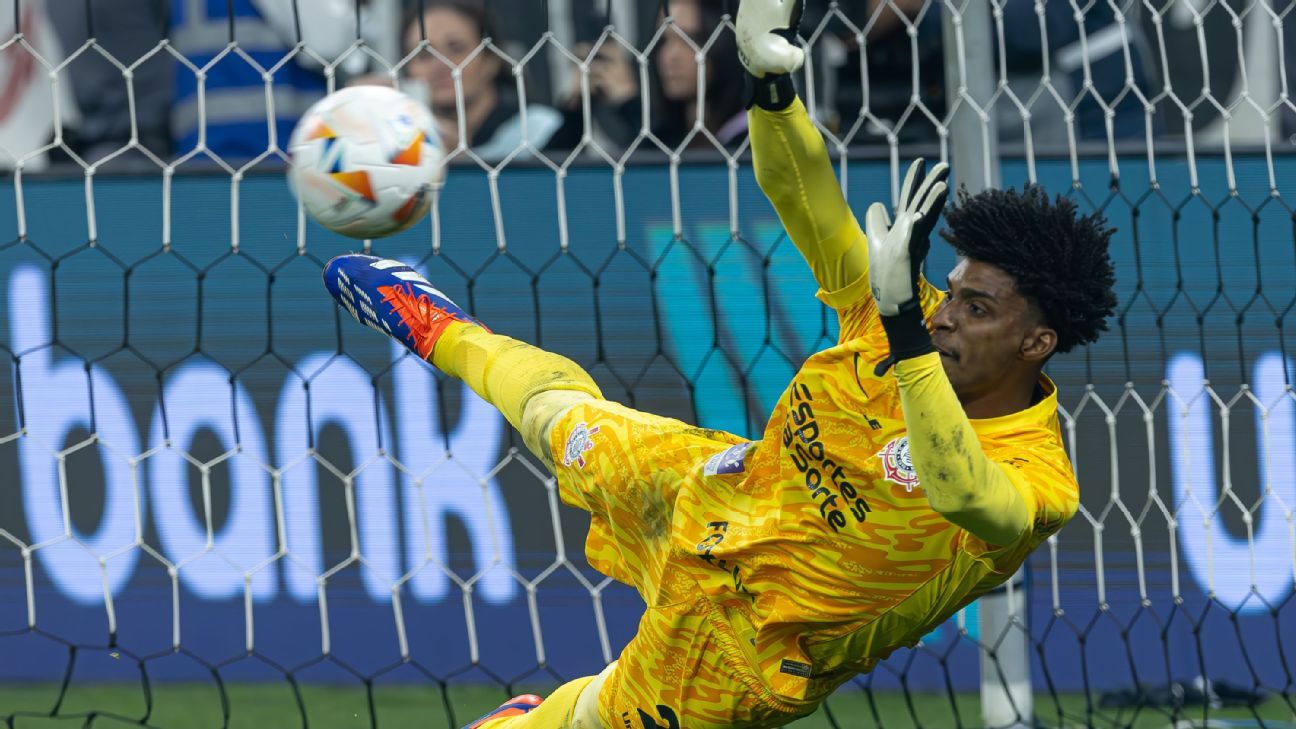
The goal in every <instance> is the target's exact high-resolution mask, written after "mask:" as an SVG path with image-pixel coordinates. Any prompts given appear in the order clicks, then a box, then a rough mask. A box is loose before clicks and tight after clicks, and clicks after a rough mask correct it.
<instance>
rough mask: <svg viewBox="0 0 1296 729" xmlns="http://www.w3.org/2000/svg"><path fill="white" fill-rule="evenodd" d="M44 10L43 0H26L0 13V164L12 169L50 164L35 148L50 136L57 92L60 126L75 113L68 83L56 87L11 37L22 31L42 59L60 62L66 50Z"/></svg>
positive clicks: (0, 166)
mask: <svg viewBox="0 0 1296 729" xmlns="http://www.w3.org/2000/svg"><path fill="white" fill-rule="evenodd" d="M48 15H49V14H47V12H46V7H45V3H44V2H43V0H35V1H34V2H24V3H22V5H21V7H15V10H14V12H13V13H0V41H5V42H6V48H5V49H4V50H3V51H0V86H2V87H3V92H0V169H12V168H13V167H14V166H15V165H16V164H17V163H18V162H19V161H21V162H22V164H23V166H24V167H25V168H26V169H28V170H38V169H43V168H44V167H45V166H46V165H47V164H48V163H49V157H48V156H47V155H46V154H45V152H44V151H42V152H40V153H38V154H37V153H35V152H36V151H37V150H44V149H45V148H46V147H47V146H48V144H49V141H50V139H52V138H53V136H54V121H55V120H54V108H55V97H54V93H55V92H56V91H57V92H58V93H59V98H58V105H59V107H61V109H62V121H63V125H64V127H65V128H66V127H68V126H70V125H71V124H73V123H75V121H76V118H77V114H76V104H73V103H72V98H71V94H70V93H69V92H70V89H68V87H67V84H60V85H59V86H57V87H56V86H54V85H53V84H52V83H51V82H50V76H49V74H48V73H46V70H45V68H44V66H42V65H41V62H40V61H38V60H37V58H36V56H35V55H33V54H32V53H31V52H30V51H28V50H27V48H26V47H25V46H24V44H19V43H16V42H13V40H12V39H13V38H14V34H15V33H22V34H23V38H24V39H25V40H26V43H27V44H30V45H31V47H32V48H33V49H35V51H36V53H38V54H40V57H41V58H44V59H45V61H47V62H48V63H51V64H57V63H60V62H62V61H63V55H64V49H62V48H60V47H59V42H58V37H57V36H56V35H55V33H54V30H53V28H52V27H51V23H50V21H49V17H48ZM15 21H16V22H17V27H14V22H15ZM72 50H73V51H75V49H72ZM64 78H66V76H64ZM55 152H56V153H57V150H55Z"/></svg>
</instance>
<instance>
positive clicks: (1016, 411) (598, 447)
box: [324, 0, 1115, 729]
mask: <svg viewBox="0 0 1296 729" xmlns="http://www.w3.org/2000/svg"><path fill="white" fill-rule="evenodd" d="M798 14H799V2H791V1H785V0H744V1H743V3H742V4H741V6H740V9H739V12H738V19H737V23H736V27H737V33H738V45H739V52H740V54H741V57H742V61H743V64H744V65H745V66H746V67H747V69H748V71H749V72H750V73H751V75H752V77H753V86H754V106H755V108H753V109H752V110H751V112H750V128H751V141H752V152H753V157H754V162H755V167H756V175H757V180H758V182H759V183H760V185H761V188H762V189H763V190H764V191H765V193H766V195H768V196H769V198H770V200H771V201H772V202H773V204H774V206H775V208H776V210H777V211H778V214H779V216H780V218H781V219H782V221H783V224H784V226H785V227H786V229H787V231H788V234H789V235H790V236H791V239H792V241H793V242H794V243H795V244H796V246H797V248H798V249H799V250H800V251H801V253H802V254H803V255H804V256H805V258H806V259H807V260H808V262H809V264H810V267H811V269H812V270H813V272H814V275H815V277H816V279H817V280H818V283H819V285H820V287H821V289H822V290H821V292H820V294H819V296H820V298H821V299H822V300H823V301H824V302H825V303H826V304H828V305H829V306H832V307H833V308H834V309H836V310H837V312H838V316H839V319H840V322H841V335H840V340H839V342H838V344H837V345H836V346H834V347H831V348H829V349H827V350H824V351H822V352H819V353H817V354H815V355H813V356H811V357H810V358H809V359H808V360H806V362H805V364H804V365H803V366H802V367H801V369H800V371H799V372H798V373H797V375H796V377H795V378H794V379H793V381H792V383H791V384H790V385H789V386H788V388H787V390H786V391H785V392H784V393H783V396H782V397H781V398H780V400H779V403H778V405H777V406H776V407H775V408H774V412H773V413H772V415H771V416H770V420H769V424H768V425H767V426H766V428H765V431H764V434H763V436H762V438H761V439H760V440H758V441H745V440H743V439H741V438H738V437H736V436H732V435H729V434H727V433H722V432H717V431H713V430H706V429H701V428H695V427H691V426H689V425H687V424H685V423H683V422H680V421H677V420H672V419H668V418H663V417H658V416H654V415H650V414H647V413H642V412H637V411H634V410H630V409H628V408H626V407H623V406H621V405H618V404H616V403H613V402H609V401H607V400H604V399H603V398H602V396H601V394H600V392H599V389H598V387H597V386H596V385H595V384H594V381H593V380H592V379H591V378H590V376H589V375H588V374H586V373H585V372H584V371H583V370H581V369H580V368H579V367H578V366H577V365H576V364H575V363H573V362H571V361H570V360H567V359H565V358H563V357H560V356H558V355H555V354H550V353H548V352H544V351H542V350H539V349H537V348H535V347H532V346H530V345H527V344H524V343H522V342H518V341H516V340H513V339H509V338H508V337H505V336H501V335H497V334H493V333H491V332H490V331H489V330H487V329H486V328H485V327H484V326H482V325H481V324H480V323H478V322H476V321H475V320H473V319H472V318H470V317H469V316H468V315H467V314H466V313H465V312H464V311H463V310H461V309H459V308H458V307H457V306H455V305H454V304H453V303H452V302H451V301H449V300H448V299H447V298H446V297H445V296H444V295H443V294H441V293H440V292H439V291H437V290H436V289H435V288H433V287H432V286H431V285H429V284H428V283H427V281H425V280H424V279H423V278H422V277H421V276H420V275H419V274H418V273H416V272H415V271H413V270H412V269H410V268H409V267H407V266H405V265H403V264H401V263H399V262H397V261H387V260H381V259H377V258H373V257H370V256H360V255H349V256H342V257H339V258H336V259H334V260H333V261H331V262H330V263H329V264H328V266H327V267H326V268H325V271H324V278H325V284H326V286H327V288H328V289H329V291H330V293H331V294H332V295H333V296H334V297H335V298H337V300H338V301H339V303H341V305H342V306H343V307H344V308H346V309H347V310H348V311H349V312H350V313H351V315H352V316H354V317H356V318H357V319H358V320H360V321H361V322H362V323H365V324H367V325H368V326H371V327H373V328H375V329H377V330H378V331H381V332H384V333H387V334H389V335H391V336H393V337H395V338H396V339H397V340H399V341H401V342H402V343H404V344H405V345H406V346H407V347H409V348H410V349H412V350H413V351H414V352H415V353H417V354H418V355H419V356H420V357H422V358H424V359H427V360H429V361H431V362H432V363H433V364H434V365H435V366H436V367H438V368H439V369H441V370H442V371H444V372H446V373H447V374H450V375H452V376H455V377H458V378H461V379H462V380H464V381H465V382H466V383H467V384H468V385H469V386H470V387H471V388H472V389H473V390H474V391H475V392H477V393H478V394H479V395H480V396H481V397H483V398H484V399H486V400H488V401H489V402H491V403H493V404H494V405H495V406H496V407H498V408H499V409H500V411H501V412H502V413H503V414H504V416H505V417H506V418H507V419H508V421H509V422H510V423H512V424H513V426H514V427H516V428H517V429H518V430H519V431H521V433H522V435H523V438H524V441H525V443H526V445H527V447H528V448H529V449H530V450H531V451H532V452H533V453H534V454H535V455H536V456H537V457H538V458H540V460H541V461H543V462H544V463H545V465H546V466H548V468H549V469H550V470H551V471H552V472H553V473H554V474H555V476H556V477H557V479H558V486H559V489H560V492H561V495H562V498H563V500H564V501H565V502H567V503H568V504H571V505H573V506H577V507H579V508H582V509H585V510H587V511H589V512H590V514H591V516H592V519H591V524H590V532H589V536H588V539H587V542H586V555H587V557H588V559H589V561H590V564H592V565H593V566H594V567H595V568H597V569H598V570H599V571H601V572H603V573H604V574H607V575H609V576H611V577H613V578H615V579H617V580H620V581H622V582H625V583H627V584H630V585H632V586H634V587H635V588H636V589H637V590H638V591H639V593H640V594H641V595H642V596H643V598H644V600H645V601H646V602H647V610H646V611H645V613H644V615H643V617H642V619H641V621H640V623H639V627H638V631H637V633H636V635H635V637H634V639H633V640H631V641H630V643H629V644H628V645H627V646H626V647H625V649H624V650H623V651H622V652H621V654H620V656H619V658H618V660H617V661H615V662H613V663H612V665H610V666H608V667H607V669H605V670H604V671H603V672H602V673H600V674H599V675H598V676H596V677H587V678H583V679H578V680H576V681H573V682H571V683H568V684H565V685H564V686H561V687H560V688H558V689H557V690H556V691H555V692H554V693H553V694H552V695H550V696H549V697H548V698H547V699H545V700H544V701H543V702H541V700H540V699H539V698H538V697H535V696H522V697H518V698H517V699H514V700H512V701H511V702H509V703H507V704H505V705H504V706H501V707H500V708H499V709H497V710H496V711H493V712H491V713H490V714H488V715H486V716H484V717H482V718H480V719H478V720H477V721H476V722H474V723H473V724H471V725H470V726H471V727H483V728H487V727H488V728H489V729H521V728H524V727H546V728H552V727H573V728H575V727H580V728H581V729H586V728H589V729H593V728H596V727H597V728H601V729H612V728H614V727H615V728H616V729H621V728H622V727H633V729H640V728H641V727H643V728H644V729H652V728H654V727H674V728H675V729H680V728H682V727H687V729H708V728H711V727H773V726H782V725H784V724H786V723H788V722H790V721H792V720H794V719H796V718H798V717H801V716H805V715H807V714H809V713H811V712H813V711H814V710H815V708H816V707H817V706H818V705H819V703H820V702H822V701H823V700H824V699H825V698H826V697H827V696H828V695H830V694H831V693H832V692H833V690H834V689H835V688H837V687H838V686H839V685H840V684H842V683H843V682H845V681H846V680H848V679H849V678H851V677H852V676H854V675H856V674H857V673H860V672H864V671H869V670H870V669H872V668H873V666H874V665H875V664H876V663H877V662H878V661H879V660H882V659H883V658H885V657H886V656H887V655H889V654H890V653H891V652H892V651H894V650H895V649H896V648H899V647H903V646H912V645H913V644H914V643H916V642H917V641H918V640H919V639H920V638H921V637H922V636H923V635H925V634H927V633H928V632H929V631H930V630H931V629H932V628H934V627H935V626H936V625H938V624H940V623H941V622H943V621H944V620H946V619H947V618H948V617H949V616H950V615H951V614H952V613H954V612H955V611H957V610H958V609H959V608H961V607H963V606H964V605H966V604H967V603H969V602H970V601H972V600H973V599H975V598H976V597H977V596H979V595H981V594H983V593H984V592H986V591H988V590H990V589H991V588H993V587H994V586H996V585H998V584H1000V583H1002V582H1003V581H1004V580H1006V579H1007V578H1008V577H1009V576H1010V575H1012V574H1013V572H1014V571H1016V569H1017V567H1018V566H1019V565H1020V564H1021V563H1022V561H1023V560H1024V559H1025V558H1026V556H1027V555H1028V554H1029V553H1030V552H1031V550H1033V549H1034V548H1035V547H1036V546H1038V545H1039V544H1040V543H1041V542H1043V541H1044V540H1045V539H1046V538H1047V537H1048V536H1049V535H1051V534H1053V533H1054V532H1056V531H1057V530H1058V529H1059V528H1060V527H1061V526H1062V525H1063V524H1065V523H1066V522H1067V520H1068V519H1070V518H1071V516H1072V515H1073V514H1074V513H1075V510H1076V508H1077V503H1078V488H1077V485H1076V481H1075V476H1074V474H1073V472H1072V468H1071V464H1070V462H1069V461H1068V459H1067V455H1066V452H1065V450H1064V448H1063V445H1062V439H1061V436H1060V433H1059V430H1058V422H1057V393H1056V391H1055V389H1054V386H1053V383H1052V382H1051V381H1050V380H1049V379H1048V378H1047V377H1045V376H1044V375H1043V374H1042V373H1041V369H1042V368H1043V366H1044V364H1045V362H1047V361H1048V359H1049V357H1050V356H1052V355H1053V354H1054V353H1055V352H1065V351H1067V350H1069V349H1071V348H1072V347H1074V346H1076V345H1078V344H1083V343H1086V342H1091V341H1093V340H1094V339H1096V338H1097V336H1098V333H1099V332H1100V331H1101V330H1103V329H1105V323H1104V319H1105V318H1106V316H1108V315H1109V314H1110V312H1111V310H1112V308H1113V306H1114V303H1115V299H1114V296H1113V294H1112V292H1111V287H1112V284H1113V274H1112V265H1111V261H1110V259H1109V258H1108V255H1107V246H1108V241H1109V239H1110V237H1111V234H1112V230H1111V229H1109V228H1107V227H1106V225H1105V223H1104V221H1103V220H1102V219H1101V218H1100V217H1098V216H1093V217H1079V216H1077V215H1076V212H1075V208H1074V206H1073V205H1071V204H1070V203H1068V202H1067V201H1065V200H1062V199H1058V200H1057V201H1056V202H1050V200H1049V199H1048V198H1047V197H1046V196H1045V195H1044V194H1043V192H1042V191H1040V190H1039V189H1037V188H1029V189H1027V190H1026V191H1025V192H1023V193H1020V194H1018V193H1014V192H1002V191H990V192H985V193H982V194H979V195H975V196H971V197H968V196H963V197H961V198H960V199H959V200H958V201H957V204H956V205H955V206H953V208H952V209H951V210H949V211H947V212H946V222H947V224H948V226H949V230H948V231H947V232H945V233H944V235H945V237H946V238H947V239H948V240H949V242H950V243H951V244H952V245H953V247H954V248H955V250H956V251H957V252H958V253H959V254H960V261H959V263H958V265H957V266H956V267H955V268H954V270H953V271H952V272H951V273H950V275H949V279H948V283H949V293H948V294H943V293H941V292H938V291H937V290H936V289H935V288H934V287H932V286H931V285H929V284H928V283H927V282H926V281H925V280H924V279H923V278H922V277H921V276H920V275H919V273H918V271H919V268H920V265H921V263H922V261H923V258H924V257H925V255H926V252H927V249H928V245H929V244H928V235H929V233H930V232H931V230H932V229H933V227H934V226H935V223H936V220H937V218H938V216H939V215H940V213H941V211H942V208H943V206H944V203H945V198H946V183H945V178H946V176H947V174H948V170H947V168H946V167H945V165H937V166H935V167H934V168H933V169H932V170H931V171H930V172H929V173H925V170H924V167H923V164H922V162H921V161H919V162H916V163H915V164H914V165H913V166H912V167H911V168H910V169H909V173H908V175H907V176H906V178H905V182H904V185H903V187H902V190H901V194H900V202H899V205H898V206H897V208H896V210H895V218H894V220H892V219H890V218H889V217H888V215H887V213H886V210H885V209H884V208H883V206H882V205H880V204H874V205H873V206H872V207H871V208H870V209H869V211H868V214H867V216H866V225H865V228H866V229H867V232H868V235H867V236H865V235H864V234H863V232H862V231H861V230H860V227H859V225H858V223H857V222H856V220H855V218H854V216H853V215H852V214H851V211H850V209H849V208H848V207H847V205H846V203H845V200H844V199H843V197H842V194H841V191H840V189H839V187H838V185H837V181H836V178H835V177H834V174H833V170H832V166H831V164H830V162H829V160H828V156H827V151H826V149H825V147H824V144H823V141H822V139H821V137H820V136H819V134H818V133H817V132H816V131H815V129H814V127H813V125H812V124H811V122H810V120H809V118H808V116H807V114H806V112H805V109H804V107H803V106H802V104H801V102H800V101H799V100H798V99H797V98H796V95H795V92H794V90H793V87H792V82H791V78H790V76H789V75H788V74H790V73H791V72H793V71H795V70H796V69H797V68H798V66H799V65H800V63H801V61H802V56H801V51H800V50H799V49H798V48H796V47H794V46H793V45H792V44H791V43H789V42H788V39H789V38H792V37H794V36H793V34H794V28H795V26H796V20H795V18H796V16H797V15H798Z"/></svg>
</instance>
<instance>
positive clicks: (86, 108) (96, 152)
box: [50, 0, 174, 169]
mask: <svg viewBox="0 0 1296 729" xmlns="http://www.w3.org/2000/svg"><path fill="white" fill-rule="evenodd" d="M50 21H51V22H52V23H53V24H54V29H55V31H56V32H57V33H58V36H59V40H60V41H62V43H63V47H64V48H65V49H68V50H69V52H71V51H75V50H76V49H77V48H80V47H81V46H82V45H83V44H84V43H85V42H86V40H88V39H89V38H90V37H92V35H93V37H94V39H95V42H96V43H97V44H98V45H99V47H100V48H102V49H103V50H104V51H106V52H107V53H108V54H109V55H111V56H112V57H113V58H114V59H116V61H117V63H120V64H121V65H122V66H123V67H129V66H131V65H132V64H134V63H135V62H136V61H138V60H139V59H140V58H142V57H143V56H145V55H146V54H147V53H148V52H149V51H151V50H153V48H154V47H155V46H156V45H157V44H158V41H160V40H162V39H163V38H164V37H166V34H167V0H91V2H89V3H86V4H85V5H81V4H77V5H76V6H74V7H64V8H63V9H62V10H61V12H57V13H51V14H50ZM173 71H174V64H173V63H172V59H171V57H170V56H168V55H166V54H165V53H162V54H159V55H155V56H153V57H152V58H150V59H149V60H147V61H145V62H143V63H141V64H139V65H138V66H136V67H135V68H134V69H132V76H133V81H132V83H133V87H134V91H135V124H136V129H137V130H138V137H139V144H140V146H142V147H145V148H146V149H148V150H149V151H150V152H152V153H153V154H155V155H157V156H158V157H159V158H163V159H165V158H166V156H167V155H168V153H169V150H170V148H171V132H170V124H169V121H170V119H169V118H168V117H169V114H170V109H171V79H172V75H173ZM65 78H67V79H68V80H69V81H70V82H71V84H72V92H73V95H74V96H75V98H76V103H77V106H78V107H79V108H80V110H81V120H80V123H78V124H77V125H76V126H75V127H74V128H72V129H69V130H66V133H65V135H64V139H65V141H66V142H67V144H68V146H69V147H70V148H71V149H72V151H73V152H74V153H75V154H77V155H78V156H79V157H81V159H83V160H85V161H86V162H91V163H93V162H97V161H99V160H101V159H103V158H104V157H105V156H107V155H109V154H111V153H113V152H115V151H116V150H118V149H121V148H122V147H124V146H125V145H126V144H127V143H129V142H130V138H131V108H130V101H129V98H128V96H127V86H126V79H125V77H124V75H123V72H122V69H120V68H118V67H117V66H116V65H114V64H113V62H112V61H110V60H108V58H106V57H104V56H103V55H102V54H100V53H97V52H95V51H87V52H86V53H83V54H82V55H81V56H80V57H78V58H77V59H76V60H75V61H73V62H72V64H71V65H70V66H69V67H68V72H67V74H66V76H65ZM139 164H143V165H151V164H153V163H152V162H151V161H150V160H148V159H146V158H145V157H144V156H143V155H142V154H139V153H127V154H123V155H122V156H120V157H116V158H114V159H113V160H112V162H111V163H110V169H112V168H119V167H121V166H125V165H139ZM154 169H156V167H154Z"/></svg>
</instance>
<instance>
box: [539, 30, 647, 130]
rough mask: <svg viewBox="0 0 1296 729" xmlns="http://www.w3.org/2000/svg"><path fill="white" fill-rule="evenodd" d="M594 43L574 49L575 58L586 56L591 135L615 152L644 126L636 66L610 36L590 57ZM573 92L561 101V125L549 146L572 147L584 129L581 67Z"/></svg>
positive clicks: (577, 73)
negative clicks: (565, 99) (564, 100)
mask: <svg viewBox="0 0 1296 729" xmlns="http://www.w3.org/2000/svg"><path fill="white" fill-rule="evenodd" d="M592 50H593V46H592V45H590V44H589V43H582V44H581V45H579V46H577V47H576V48H574V49H573V53H574V54H575V55H576V56H577V57H578V58H589V98H590V122H591V124H592V125H593V129H591V130H590V135H591V137H592V139H593V141H594V142H596V143H597V144H599V145H600V146H601V147H602V148H603V149H604V150H605V151H607V152H608V153H610V154H613V155H618V154H620V153H621V152H622V151H624V150H625V149H626V148H627V147H629V146H630V144H631V143H632V142H634V140H635V138H636V137H637V136H639V130H640V128H641V127H642V126H643V123H642V115H643V104H641V103H640V99H639V68H638V66H636V65H635V64H634V63H633V62H632V61H631V56H630V54H629V52H628V51H626V49H625V48H623V47H622V46H621V45H620V44H619V43H617V42H615V41H613V40H611V39H609V40H607V41H606V42H604V43H603V45H601V46H599V49H598V53H596V54H595V55H594V57H593V58H590V57H589V55H590V52H591V51H592ZM575 75H576V78H575V82H574V84H573V85H574V86H575V91H574V92H573V93H572V95H571V96H570V97H568V99H567V101H566V102H565V103H563V104H562V107H561V109H562V112H563V125H562V128H561V129H559V130H558V131H557V132H555V133H554V136H553V138H552V139H550V140H549V146H550V148H552V149H574V148H576V146H577V145H579V144H580V142H581V139H582V138H583V136H584V131H585V116H584V102H583V100H582V97H581V90H580V70H579V69H577V70H576V71H575Z"/></svg>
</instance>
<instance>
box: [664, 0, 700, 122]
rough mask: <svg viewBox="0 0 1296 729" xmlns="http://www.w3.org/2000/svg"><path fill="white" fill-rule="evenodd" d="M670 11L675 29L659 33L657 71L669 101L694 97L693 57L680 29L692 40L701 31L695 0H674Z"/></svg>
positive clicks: (695, 71) (695, 80)
mask: <svg viewBox="0 0 1296 729" xmlns="http://www.w3.org/2000/svg"><path fill="white" fill-rule="evenodd" d="M670 12H671V17H673V18H674V19H675V27H676V28H677V29H678V30H667V31H666V32H665V33H664V34H662V37H661V41H659V42H660V43H661V47H660V48H659V49H658V50H657V74H658V76H660V77H661V85H662V96H665V97H666V98H667V99H669V100H670V101H690V100H693V99H695V98H697V70H698V66H697V58H696V56H695V54H694V51H693V48H692V47H691V46H689V44H688V42H687V41H685V40H684V38H683V37H682V36H681V35H680V32H681V31H682V32H683V33H684V35H687V36H689V37H690V38H693V39H694V40H696V39H697V37H698V35H699V34H700V33H701V32H702V12H701V9H700V8H698V4H697V2H696V0H674V1H673V2H671V3H670ZM699 45H701V44H700V43H699Z"/></svg>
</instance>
